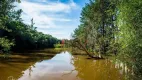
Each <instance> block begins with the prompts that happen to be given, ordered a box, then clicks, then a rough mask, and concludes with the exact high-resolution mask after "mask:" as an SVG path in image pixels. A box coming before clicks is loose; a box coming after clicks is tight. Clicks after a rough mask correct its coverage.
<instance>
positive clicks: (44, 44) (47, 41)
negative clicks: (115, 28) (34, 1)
mask: <svg viewBox="0 0 142 80" xmlns="http://www.w3.org/2000/svg"><path fill="white" fill-rule="evenodd" d="M14 2H15V0H1V1H0V50H1V52H3V53H9V51H11V50H12V51H20V52H22V51H24V50H33V49H43V48H53V47H54V44H56V43H58V42H59V41H60V40H59V39H57V38H55V37H52V36H51V35H50V34H43V33H42V32H38V31H37V30H36V28H37V27H35V26H34V24H35V23H34V20H33V19H31V25H28V24H25V23H24V22H23V20H22V19H21V13H22V9H19V10H16V9H15V7H16V6H15V5H14ZM16 2H19V3H20V0H17V1H16Z"/></svg>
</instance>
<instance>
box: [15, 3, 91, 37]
mask: <svg viewBox="0 0 142 80" xmlns="http://www.w3.org/2000/svg"><path fill="white" fill-rule="evenodd" d="M88 1H89V0H21V3H20V4H17V7H18V8H19V9H22V10H23V13H22V16H21V18H22V19H23V21H24V22H25V23H26V24H30V23H31V19H32V18H33V20H34V23H35V25H34V26H35V27H37V31H39V32H43V33H44V34H50V35H52V36H53V37H56V38H58V39H70V38H71V33H73V31H74V30H75V28H77V27H78V25H79V24H80V16H81V15H80V13H81V10H82V7H84V6H85V3H87V2H88Z"/></svg>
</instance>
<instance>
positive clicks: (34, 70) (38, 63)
mask: <svg viewBox="0 0 142 80" xmlns="http://www.w3.org/2000/svg"><path fill="white" fill-rule="evenodd" d="M8 78H11V79H16V80H17V79H18V80H124V79H125V74H124V73H121V68H119V67H116V65H115V64H113V63H112V62H111V61H110V60H109V59H101V60H93V59H87V56H84V55H83V56H80V55H71V54H70V53H69V52H67V51H65V52H61V53H59V54H56V55H55V56H54V57H52V58H51V57H50V58H38V59H33V58H27V59H25V58H23V59H17V61H16V60H13V59H10V60H8V61H2V62H0V80H7V79H8Z"/></svg>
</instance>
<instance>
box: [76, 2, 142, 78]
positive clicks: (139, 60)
mask: <svg viewBox="0 0 142 80" xmlns="http://www.w3.org/2000/svg"><path fill="white" fill-rule="evenodd" d="M80 22H81V24H80V25H79V26H78V28H77V29H75V31H74V34H73V38H74V46H76V47H78V48H79V49H82V50H84V51H86V52H87V53H88V54H89V56H91V57H93V56H94V55H95V56H96V55H97V54H110V53H113V54H118V55H119V56H121V58H122V59H123V60H124V62H125V63H126V64H127V65H128V67H131V70H132V71H133V73H134V74H133V75H135V76H136V77H135V78H134V79H141V78H142V65H141V64H142V33H141V32H142V1H141V0H90V3H88V4H86V6H85V7H84V8H83V9H82V13H81V20H80ZM97 56H98V55H97Z"/></svg>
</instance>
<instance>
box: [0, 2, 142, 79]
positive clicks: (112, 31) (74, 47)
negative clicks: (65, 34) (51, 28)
mask: <svg viewBox="0 0 142 80" xmlns="http://www.w3.org/2000/svg"><path fill="white" fill-rule="evenodd" d="M21 2H22V0H0V70H3V68H1V64H2V65H6V66H7V63H9V64H14V66H15V63H16V66H20V68H19V72H21V74H20V77H21V75H22V76H24V75H23V74H24V70H25V68H24V70H23V67H22V68H21V65H26V66H24V67H26V69H28V70H27V71H29V72H30V70H31V72H30V73H32V68H34V69H35V68H37V70H38V69H39V68H38V67H39V66H40V67H42V68H45V66H46V69H47V70H48V68H49V71H47V72H49V73H52V72H53V75H52V76H50V75H48V76H49V77H52V78H55V76H56V77H58V76H60V75H61V77H62V78H63V80H64V79H65V80H66V77H64V76H63V75H65V74H63V73H67V72H69V71H70V72H69V73H68V74H70V75H72V74H73V75H76V76H79V77H80V78H79V80H91V79H96V80H97V79H100V80H104V79H106V77H107V79H108V80H109V79H110V77H109V75H110V74H112V75H111V78H113V79H115V77H113V72H114V73H115V75H117V76H123V77H125V78H122V77H121V78H122V79H124V80H141V79H142V0H89V3H86V4H85V6H84V7H83V8H82V11H81V14H80V24H79V25H78V27H77V28H76V29H75V30H74V31H73V33H72V34H71V36H72V38H71V39H70V40H68V39H64V40H60V39H58V38H56V37H53V36H52V35H50V34H44V33H43V32H38V30H37V28H38V26H35V24H36V23H34V17H33V18H32V19H31V23H30V25H29V24H26V23H24V21H23V19H22V18H21V15H22V12H23V11H22V9H18V10H17V9H15V8H16V5H15V3H17V4H20V3H21ZM31 14H32V13H31ZM62 43H63V44H62ZM50 48H52V49H53V50H49V51H46V50H48V49H50ZM58 49H59V51H56V50H58ZM60 49H61V50H60ZM62 49H63V50H62ZM28 50H33V51H34V50H35V52H33V53H31V54H30V56H27V55H26V56H25V55H24V56H23V55H20V58H19V54H16V52H19V53H22V52H26V51H28ZM73 51H74V52H76V53H79V54H76V55H74V54H73V53H74V52H73ZM82 52H84V53H85V55H84V54H81V53H82ZM1 53H2V54H1ZM11 53H15V54H16V60H17V59H18V60H19V61H20V60H21V62H18V60H17V62H16V60H15V59H14V60H12V59H13V58H10V59H8V58H5V57H4V58H3V56H2V55H5V54H11ZM34 54H38V55H40V56H36V55H34ZM56 54H57V55H56ZM17 55H18V58H17ZM78 55H79V56H78ZM1 56H2V57H1ZM12 56H13V55H12ZM21 56H22V57H21ZM35 56H36V61H34V58H35ZM41 56H42V57H41ZM53 56H54V57H53ZM86 56H87V57H86ZM37 57H38V58H37ZM47 57H48V59H45V58H47ZM49 57H50V58H49ZM51 57H53V58H51ZM88 57H89V58H88ZM70 58H71V59H70ZM23 59H25V60H23ZM54 59H55V60H54ZM60 59H61V60H60ZM64 59H65V60H64ZM68 59H69V60H68ZM112 59H114V60H112ZM7 60H8V61H7ZM10 60H11V61H10ZM22 60H23V61H25V62H22ZM30 60H31V63H32V64H31V63H30V62H28V61H30ZM44 60H45V62H42V61H44ZM115 60H116V62H115ZM117 60H119V61H120V62H122V63H121V64H116V65H115V64H113V63H112V62H113V61H114V63H117ZM46 62H47V63H48V64H47V65H45V64H46ZM49 62H51V63H49ZM68 62H69V64H67V63H68ZM87 62H88V63H87ZM95 62H96V63H95ZM17 63H19V64H21V65H18V64H17ZM27 63H28V65H27ZM36 63H37V64H36ZM40 63H42V65H41V64H40ZM9 64H8V67H9ZM38 64H40V65H39V66H37V65H38ZM43 64H44V65H43ZM49 64H50V65H49ZM51 64H52V65H51ZM53 64H54V65H53ZM87 64H88V65H87ZM123 64H124V66H125V68H127V70H128V73H124V72H127V71H125V68H122V69H124V70H122V72H121V70H120V69H119V68H118V69H117V68H116V67H117V66H118V65H119V66H122V67H123ZM31 65H32V66H31ZM67 65H68V66H67ZM86 65H87V66H86ZM35 66H37V67H35ZM49 66H50V67H51V68H53V69H51V68H50V67H49ZM68 67H69V68H68ZM72 67H73V69H72ZM89 67H90V68H89ZM12 68H13V67H12ZM54 68H55V69H54ZM94 68H95V69H94ZM7 69H10V70H15V69H16V68H14V69H11V67H9V68H6V69H5V68H4V70H5V72H8V71H7ZM20 69H21V70H22V71H20ZM34 69H33V70H34ZM50 69H51V72H50ZM62 69H63V71H62ZM66 69H67V70H66ZM112 69H113V70H112ZM40 70H41V68H40ZM40 70H39V71H40ZM54 70H59V71H61V73H58V74H60V75H58V76H57V74H56V72H54ZM93 70H94V71H93ZM99 70H100V71H99ZM101 70H102V71H103V72H104V73H105V74H103V73H101ZM45 71H46V70H45ZM13 72H14V71H13ZM35 72H36V71H35ZM43 72H44V71H43ZM47 72H45V73H47ZM11 73H12V72H11ZM33 73H34V71H33ZM37 73H38V72H37ZM91 73H93V75H90V74H91ZM97 73H98V74H100V75H97ZM25 74H26V73H25ZM38 74H39V73H38ZM77 74H78V75H77ZM83 74H84V75H83ZM126 74H127V75H128V76H125V75H126ZM15 75H18V76H19V73H17V74H16V73H15ZM33 75H34V74H33ZM39 75H42V74H39ZM29 76H30V78H27V79H29V80H30V79H31V74H29ZM76 76H75V77H73V79H75V80H78V77H76ZM88 76H91V78H90V77H88ZM94 76H97V77H99V78H95V77H94ZM100 76H101V77H100ZM102 76H103V77H102ZM4 77H5V79H7V77H8V76H7V75H6V76H4ZM16 77H17V76H16ZM26 77H27V76H26ZM44 77H46V76H45V75H44ZM126 77H127V78H126ZM18 78H19V77H18ZM102 78H103V79H102ZM121 78H120V79H121ZM0 79H1V75H0ZM39 79H41V80H44V79H48V78H41V77H40V78H39ZM59 79H60V78H59ZM59 79H56V80H59ZM70 79H72V77H71V78H70ZM70 79H69V80H70ZM120 79H119V80H120ZM23 80H24V79H23ZM31 80H34V79H31ZM53 80H55V79H53Z"/></svg>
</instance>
